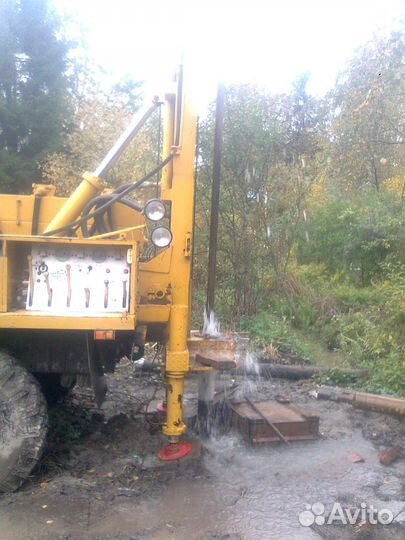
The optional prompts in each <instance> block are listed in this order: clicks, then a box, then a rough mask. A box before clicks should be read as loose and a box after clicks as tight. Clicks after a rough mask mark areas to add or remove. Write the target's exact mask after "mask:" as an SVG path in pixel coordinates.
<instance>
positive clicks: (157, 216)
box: [144, 199, 166, 221]
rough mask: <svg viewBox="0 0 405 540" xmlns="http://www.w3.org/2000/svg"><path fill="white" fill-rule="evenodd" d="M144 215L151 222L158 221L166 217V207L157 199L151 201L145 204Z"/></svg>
mask: <svg viewBox="0 0 405 540" xmlns="http://www.w3.org/2000/svg"><path fill="white" fill-rule="evenodd" d="M144 213H145V216H146V217H147V218H148V219H150V220H151V221H160V220H161V219H163V218H164V217H165V215H166V207H165V205H164V204H163V203H162V201H159V199H151V200H150V201H148V202H147V203H146V204H145V208H144Z"/></svg>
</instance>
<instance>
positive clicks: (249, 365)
mask: <svg viewBox="0 0 405 540" xmlns="http://www.w3.org/2000/svg"><path fill="white" fill-rule="evenodd" d="M237 357H238V361H239V365H240V368H241V370H242V380H241V384H240V391H238V394H239V395H240V397H241V398H242V399H243V397H244V396H246V395H251V396H257V394H258V393H259V392H260V390H261V388H262V380H261V377H260V364H259V359H258V356H257V354H256V353H255V352H253V351H251V350H249V349H246V348H241V349H239V350H238V351H237Z"/></svg>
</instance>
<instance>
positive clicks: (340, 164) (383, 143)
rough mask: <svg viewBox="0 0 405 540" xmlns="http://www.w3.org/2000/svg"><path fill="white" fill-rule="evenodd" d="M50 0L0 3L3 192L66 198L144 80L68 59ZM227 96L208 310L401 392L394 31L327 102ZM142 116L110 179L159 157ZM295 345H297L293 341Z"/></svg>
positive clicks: (398, 44)
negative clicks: (44, 188) (107, 83)
mask: <svg viewBox="0 0 405 540" xmlns="http://www.w3.org/2000/svg"><path fill="white" fill-rule="evenodd" d="M61 22H63V21H60V20H59V19H58V18H57V17H56V16H55V15H54V14H53V12H52V10H51V8H50V4H49V1H48V0H4V1H3V2H2V3H1V4H0V45H1V47H0V187H1V189H2V191H13V192H26V191H27V190H28V189H29V186H30V184H31V183H32V182H33V181H35V180H38V178H39V176H42V179H43V181H45V182H54V183H56V184H57V185H58V190H59V192H65V193H67V192H69V191H70V190H71V189H72V187H73V186H74V185H76V184H77V181H78V178H80V175H81V174H82V172H83V171H84V170H86V169H92V168H93V167H94V166H95V165H96V164H97V163H98V162H99V160H100V159H101V158H102V157H103V155H104V154H105V152H106V151H107V150H108V148H109V147H110V145H111V144H112V143H113V142H114V141H115V139H116V137H117V135H118V134H119V133H120V132H121V130H122V128H123V127H124V126H125V125H126V123H127V122H128V120H129V118H130V117H131V115H132V113H133V112H134V110H136V109H137V108H138V106H139V104H140V102H141V95H140V93H141V84H140V83H138V82H134V81H130V80H129V81H123V82H121V83H120V84H119V85H116V86H115V87H113V88H111V89H107V90H104V91H101V90H100V88H99V87H98V86H97V84H95V83H94V80H93V79H94V77H90V76H89V75H88V72H85V71H84V70H83V69H82V66H78V65H77V64H76V63H74V62H73V61H72V60H71V55H70V54H69V52H70V50H71V44H70V43H69V42H68V41H67V40H66V39H65V38H64V37H63V31H62V30H63V28H62V27H61ZM307 82H308V75H306V74H303V75H302V76H300V77H299V78H298V79H297V81H296V82H295V84H294V85H293V87H292V89H291V92H289V93H287V94H273V93H266V92H264V91H262V90H260V89H258V88H255V87H252V86H249V85H238V86H230V87H228V88H227V89H226V103H225V125H224V151H223V166H222V173H223V174H222V175H223V178H222V185H221V204H220V229H219V253H218V275H217V300H216V309H217V311H218V313H219V316H220V318H221V319H222V320H223V321H224V322H227V323H228V324H229V325H232V326H234V327H241V328H242V327H243V328H244V329H247V328H249V329H250V330H251V331H252V332H253V333H254V334H255V335H256V336H257V339H258V340H260V342H261V343H263V344H269V343H274V344H275V346H278V347H287V348H289V349H292V350H294V351H296V352H298V353H299V354H301V355H302V356H304V357H313V350H314V349H313V347H311V346H308V337H310V338H311V340H312V342H314V341H315V342H318V343H319V344H322V345H323V346H324V347H325V348H328V349H329V350H330V351H340V353H341V354H342V355H344V356H345V358H346V359H347V361H348V362H350V363H351V364H353V365H354V366H355V367H360V366H366V367H367V368H369V370H370V372H371V373H372V377H371V379H370V381H369V383H368V384H369V388H370V389H373V390H378V391H384V392H395V393H398V394H402V395H404V394H405V386H404V385H405V363H404V358H405V253H404V241H405V213H404V211H405V208H404V205H405V153H404V148H405V146H404V145H405V108H404V100H403V96H404V95H405V30H404V31H403V32H397V33H394V34H392V35H389V36H379V37H376V38H374V39H373V40H372V41H371V42H369V43H366V44H365V45H364V46H363V47H362V48H361V49H359V50H358V51H357V52H356V54H355V55H354V56H353V58H352V59H351V61H350V62H349V63H348V65H347V66H346V68H345V69H344V70H343V72H342V73H340V75H339V77H338V79H337V82H336V85H335V86H334V88H332V89H331V91H330V92H329V94H328V95H326V96H325V97H323V98H322V99H317V98H315V97H313V96H311V95H309V94H308V92H307ZM213 132H214V106H212V107H211V109H210V111H209V113H208V114H207V116H206V117H205V118H204V119H203V120H202V121H201V122H200V127H199V159H198V167H197V198H196V201H197V212H196V231H195V232H196V235H195V265H194V295H195V310H196V311H198V312H200V313H201V314H202V312H203V306H204V303H205V293H204V291H205V286H206V279H207V276H206V271H207V264H206V261H207V250H208V222H209V209H210V186H211V180H212V178H211V172H212V157H213ZM158 143H159V125H158V121H157V120H156V119H154V120H153V121H152V122H151V123H150V124H149V126H148V128H147V129H146V130H145V131H144V132H143V134H142V137H141V138H140V139H138V141H137V145H136V147H135V146H133V147H131V148H130V149H129V152H128V153H127V154H126V156H125V158H124V159H123V160H122V161H121V162H120V164H119V166H117V167H116V168H115V169H114V170H113V171H112V172H111V175H110V177H109V179H108V180H109V182H110V183H111V185H113V186H114V185H117V184H119V183H126V182H128V180H130V179H131V180H132V179H134V178H135V177H137V176H140V175H142V174H143V173H144V172H145V171H148V170H150V168H151V166H152V164H155V163H156V160H157V159H158V157H159V144H158ZM303 336H304V338H303Z"/></svg>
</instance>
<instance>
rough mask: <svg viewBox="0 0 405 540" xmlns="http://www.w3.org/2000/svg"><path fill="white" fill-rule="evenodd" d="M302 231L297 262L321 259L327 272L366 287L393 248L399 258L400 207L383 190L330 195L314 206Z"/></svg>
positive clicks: (404, 227) (404, 220) (403, 221)
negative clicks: (349, 196)
mask: <svg viewBox="0 0 405 540" xmlns="http://www.w3.org/2000/svg"><path fill="white" fill-rule="evenodd" d="M306 232H307V236H306V237H304V236H301V240H300V242H299V248H298V257H299V261H300V262H301V263H306V264H308V263H315V264H320V263H322V264H323V265H324V266H325V270H326V271H327V272H328V273H329V275H335V277H336V276H344V277H345V278H346V279H347V280H349V281H350V282H352V283H355V284H356V285H360V286H365V285H368V284H370V282H371V281H372V280H373V279H375V278H379V277H380V276H381V264H382V263H383V262H384V261H385V259H386V258H387V256H388V255H390V254H392V252H393V251H394V250H395V251H396V252H397V254H398V256H400V257H402V256H403V249H402V245H403V239H404V238H405V215H404V212H403V205H402V202H401V201H399V200H398V199H397V198H396V197H395V196H393V195H392V194H390V193H386V192H381V193H375V192H374V193H369V194H368V195H367V196H364V195H363V196H361V197H355V198H352V199H351V200H344V199H343V200H342V199H339V200H337V199H335V198H330V199H329V200H327V201H326V203H325V204H323V205H322V206H318V207H316V208H315V209H314V211H313V213H312V215H311V219H310V220H309V223H308V224H307V227H306Z"/></svg>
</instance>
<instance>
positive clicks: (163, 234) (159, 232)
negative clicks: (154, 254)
mask: <svg viewBox="0 0 405 540" xmlns="http://www.w3.org/2000/svg"><path fill="white" fill-rule="evenodd" d="M172 238H173V237H172V233H171V232H170V231H169V229H167V228H166V227H157V228H156V229H153V231H152V236H151V240H152V244H153V245H154V246H156V247H158V248H165V247H167V246H169V245H170V243H171V241H172Z"/></svg>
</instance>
